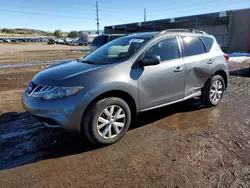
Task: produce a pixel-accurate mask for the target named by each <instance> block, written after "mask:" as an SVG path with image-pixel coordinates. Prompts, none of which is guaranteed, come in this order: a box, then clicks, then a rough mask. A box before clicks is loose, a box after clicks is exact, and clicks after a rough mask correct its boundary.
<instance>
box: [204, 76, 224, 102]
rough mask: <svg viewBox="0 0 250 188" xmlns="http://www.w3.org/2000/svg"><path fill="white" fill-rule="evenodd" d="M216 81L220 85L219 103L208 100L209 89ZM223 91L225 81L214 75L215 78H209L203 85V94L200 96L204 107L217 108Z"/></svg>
mask: <svg viewBox="0 0 250 188" xmlns="http://www.w3.org/2000/svg"><path fill="white" fill-rule="evenodd" d="M217 80H219V81H221V83H222V95H221V98H220V100H219V101H217V102H214V101H212V100H211V98H210V90H211V87H212V85H213V84H214V82H215V81H217ZM224 91H225V81H224V79H223V78H222V77H221V76H220V75H215V76H213V77H211V78H210V79H209V81H208V82H207V83H206V84H205V86H204V88H203V94H202V101H203V103H204V104H205V105H207V106H217V105H218V104H219V103H220V102H221V100H222V97H223V94H224Z"/></svg>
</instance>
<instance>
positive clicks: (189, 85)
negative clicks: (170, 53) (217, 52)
mask: <svg viewBox="0 0 250 188" xmlns="http://www.w3.org/2000/svg"><path fill="white" fill-rule="evenodd" d="M180 39H181V43H182V51H183V60H184V63H185V97H190V96H193V95H196V94H199V93H200V91H201V88H202V87H203V85H204V84H205V82H206V81H207V80H208V79H209V78H210V77H211V76H212V74H213V66H211V64H212V63H213V62H212V59H211V58H210V57H209V55H208V54H207V53H206V48H205V45H204V43H203V42H202V40H201V39H200V38H199V36H195V35H190V36H188V35H186V36H180Z"/></svg>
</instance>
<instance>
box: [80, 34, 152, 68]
mask: <svg viewBox="0 0 250 188" xmlns="http://www.w3.org/2000/svg"><path fill="white" fill-rule="evenodd" d="M148 40H149V38H141V37H136V35H134V36H132V35H131V36H126V37H122V38H118V39H116V40H113V41H112V42H109V43H107V44H105V45H104V46H102V47H100V48H98V49H97V50H95V51H94V52H92V53H91V54H89V55H88V56H86V57H85V58H83V60H82V61H85V62H91V63H93V64H110V63H117V62H120V61H125V60H127V59H128V58H130V57H131V56H132V55H133V54H134V53H135V52H136V51H137V50H138V49H139V48H140V47H141V46H142V45H143V44H145V43H146V42H147V41H148Z"/></svg>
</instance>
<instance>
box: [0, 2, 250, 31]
mask: <svg viewBox="0 0 250 188" xmlns="http://www.w3.org/2000/svg"><path fill="white" fill-rule="evenodd" d="M95 3H96V1H90V0H11V1H10V0H0V5H1V6H0V28H32V29H41V30H45V31H54V30H55V29H61V30H63V31H71V30H90V29H96V20H95ZM98 3H99V9H100V11H99V15H100V29H103V27H104V26H106V25H115V24H123V23H130V22H140V21H143V17H144V8H146V9H147V20H156V19H163V18H174V17H181V16H187V15H194V14H203V13H210V12H217V11H223V10H232V9H241V8H250V0H238V1H237V0H202V3H201V0H168V1H166V0H157V1H156V0H155V1H152V0H150V1H149V0H99V1H98Z"/></svg>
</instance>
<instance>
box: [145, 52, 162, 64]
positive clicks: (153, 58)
mask: <svg viewBox="0 0 250 188" xmlns="http://www.w3.org/2000/svg"><path fill="white" fill-rule="evenodd" d="M160 62H161V57H160V56H158V55H150V54H147V55H144V56H143V57H142V59H141V63H142V65H144V66H150V65H158V64H160Z"/></svg>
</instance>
